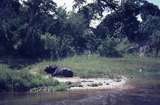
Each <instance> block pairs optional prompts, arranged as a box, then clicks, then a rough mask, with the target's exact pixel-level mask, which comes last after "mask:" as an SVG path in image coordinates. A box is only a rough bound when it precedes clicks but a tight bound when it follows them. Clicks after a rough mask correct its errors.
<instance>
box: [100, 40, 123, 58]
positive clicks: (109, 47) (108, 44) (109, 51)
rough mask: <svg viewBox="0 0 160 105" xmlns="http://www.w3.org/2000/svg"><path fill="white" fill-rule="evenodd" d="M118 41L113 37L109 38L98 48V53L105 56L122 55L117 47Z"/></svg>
mask: <svg viewBox="0 0 160 105" xmlns="http://www.w3.org/2000/svg"><path fill="white" fill-rule="evenodd" d="M116 45H117V43H116V41H115V40H112V39H107V40H105V41H104V42H102V44H101V45H100V46H99V48H98V53H99V54H100V56H104V57H121V56H122V55H121V53H120V51H118V50H117V49H116Z"/></svg>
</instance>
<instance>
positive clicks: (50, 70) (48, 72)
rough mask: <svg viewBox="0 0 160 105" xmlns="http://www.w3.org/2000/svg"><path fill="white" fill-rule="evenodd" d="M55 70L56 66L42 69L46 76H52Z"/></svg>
mask: <svg viewBox="0 0 160 105" xmlns="http://www.w3.org/2000/svg"><path fill="white" fill-rule="evenodd" d="M57 68H58V66H56V65H54V66H51V65H49V66H47V67H46V68H45V69H44V71H45V72H46V73H47V74H53V73H54V72H55V71H56V69H57Z"/></svg>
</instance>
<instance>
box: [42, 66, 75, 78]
mask: <svg viewBox="0 0 160 105" xmlns="http://www.w3.org/2000/svg"><path fill="white" fill-rule="evenodd" d="M44 71H45V72H46V73H47V74H51V75H52V76H55V77H73V72H72V70H71V69H69V68H61V67H58V66H56V65H54V66H47V67H46V68H45V69H44Z"/></svg>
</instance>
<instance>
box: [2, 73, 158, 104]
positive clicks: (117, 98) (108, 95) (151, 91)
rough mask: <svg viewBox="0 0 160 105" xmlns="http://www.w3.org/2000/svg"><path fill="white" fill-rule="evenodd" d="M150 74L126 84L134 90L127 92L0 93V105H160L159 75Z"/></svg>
mask: <svg viewBox="0 0 160 105" xmlns="http://www.w3.org/2000/svg"><path fill="white" fill-rule="evenodd" d="M151 74H152V73H145V74H144V76H143V78H140V79H137V80H136V79H134V81H132V82H131V83H130V84H132V85H133V86H135V88H134V89H129V90H101V91H93V90H92V91H89V90H88V91H87V90H86V91H75V92H73V91H72V92H57V93H41V94H24V93H22V94H20V93H19V94H16V93H14V94H11V93H8V94H6V93H0V105H160V81H159V80H160V75H159V74H157V73H155V74H156V76H155V75H154V76H151ZM148 75H149V76H148ZM148 77H149V78H148ZM153 77H155V78H153Z"/></svg>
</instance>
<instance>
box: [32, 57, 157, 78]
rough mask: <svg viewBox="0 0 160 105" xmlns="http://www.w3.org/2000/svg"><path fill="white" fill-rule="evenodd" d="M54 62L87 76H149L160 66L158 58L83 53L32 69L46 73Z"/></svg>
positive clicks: (39, 72)
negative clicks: (109, 56) (111, 56)
mask: <svg viewBox="0 0 160 105" xmlns="http://www.w3.org/2000/svg"><path fill="white" fill-rule="evenodd" d="M52 64H56V65H60V66H64V67H69V68H71V69H73V71H74V72H75V74H76V75H77V76H80V77H85V78H89V77H109V78H114V77H118V76H120V75H124V76H127V77H138V76H139V77H141V76H142V77H145V76H146V77H147V76H148V77H149V76H150V74H152V73H151V72H153V73H156V72H158V70H159V68H160V60H159V59H156V58H147V57H146V58H139V57H136V56H126V57H124V58H104V57H100V56H98V55H81V56H73V57H69V58H66V59H63V60H58V61H43V62H40V63H37V64H36V65H32V66H30V68H31V69H30V71H31V72H36V73H38V74H44V72H43V68H45V67H46V65H52ZM140 69H142V72H140ZM147 73H148V74H147Z"/></svg>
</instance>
